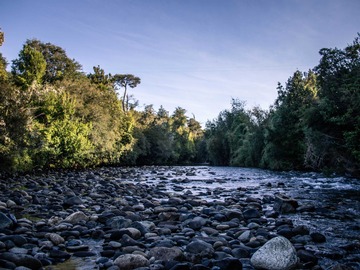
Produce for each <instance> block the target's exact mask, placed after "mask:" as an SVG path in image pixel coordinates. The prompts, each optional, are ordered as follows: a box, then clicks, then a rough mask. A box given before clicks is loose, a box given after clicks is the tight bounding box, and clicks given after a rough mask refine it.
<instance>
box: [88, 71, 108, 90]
mask: <svg viewBox="0 0 360 270" xmlns="http://www.w3.org/2000/svg"><path fill="white" fill-rule="evenodd" d="M93 70H94V73H90V74H88V75H87V77H88V78H89V79H90V81H91V82H92V83H93V84H95V85H97V86H98V87H99V88H100V89H102V90H109V89H112V76H111V74H105V71H104V70H103V69H102V68H100V66H97V67H95V66H94V67H93Z"/></svg>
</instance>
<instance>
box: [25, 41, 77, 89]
mask: <svg viewBox="0 0 360 270" xmlns="http://www.w3.org/2000/svg"><path fill="white" fill-rule="evenodd" d="M25 45H27V46H29V47H30V48H32V49H35V50H37V51H39V52H40V53H41V54H42V55H43V57H44V59H45V61H46V70H45V74H44V76H43V82H44V83H55V82H56V81H61V80H63V79H65V78H74V77H77V76H78V75H79V74H80V70H81V65H80V64H79V63H78V62H76V61H75V60H74V59H70V58H69V57H68V56H67V54H66V52H65V50H64V49H62V48H61V47H59V46H56V45H54V44H51V43H43V42H41V41H39V40H37V39H31V40H27V41H26V43H25Z"/></svg>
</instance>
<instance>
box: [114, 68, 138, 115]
mask: <svg viewBox="0 0 360 270" xmlns="http://www.w3.org/2000/svg"><path fill="white" fill-rule="evenodd" d="M112 81H113V83H114V87H115V89H116V90H120V89H122V88H123V89H124V94H123V98H122V108H123V111H124V112H126V111H128V110H129V96H128V94H127V88H128V87H130V88H134V87H136V86H137V85H138V84H140V82H141V79H140V78H139V77H136V76H134V75H132V74H115V75H114V76H113V77H112Z"/></svg>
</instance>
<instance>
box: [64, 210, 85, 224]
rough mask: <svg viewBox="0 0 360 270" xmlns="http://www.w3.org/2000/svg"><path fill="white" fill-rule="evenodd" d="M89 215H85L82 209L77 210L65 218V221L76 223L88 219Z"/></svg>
mask: <svg viewBox="0 0 360 270" xmlns="http://www.w3.org/2000/svg"><path fill="white" fill-rule="evenodd" d="M88 220H89V217H88V216H87V215H85V214H84V213H83V212H82V211H77V212H74V213H72V214H71V215H69V216H67V217H66V218H65V222H68V223H71V224H76V223H78V222H80V221H88Z"/></svg>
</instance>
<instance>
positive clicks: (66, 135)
mask: <svg viewBox="0 0 360 270" xmlns="http://www.w3.org/2000/svg"><path fill="white" fill-rule="evenodd" d="M74 113H75V102H74V100H72V99H71V97H70V96H69V94H67V93H65V92H60V93H56V92H48V93H45V94H44V96H43V97H42V100H41V101H40V104H38V110H37V115H38V118H37V119H36V120H37V121H36V123H35V130H34V133H35V134H37V137H38V145H39V146H40V147H39V148H37V149H34V150H35V151H36V154H35V157H34V159H35V162H36V164H37V165H38V166H40V167H48V168H54V167H57V168H74V167H77V166H82V167H83V166H85V165H86V164H87V162H88V160H89V159H90V157H91V152H92V148H93V147H92V143H91V141H90V139H89V135H90V131H91V124H90V123H82V122H81V121H80V120H79V119H77V118H76V117H74Z"/></svg>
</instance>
